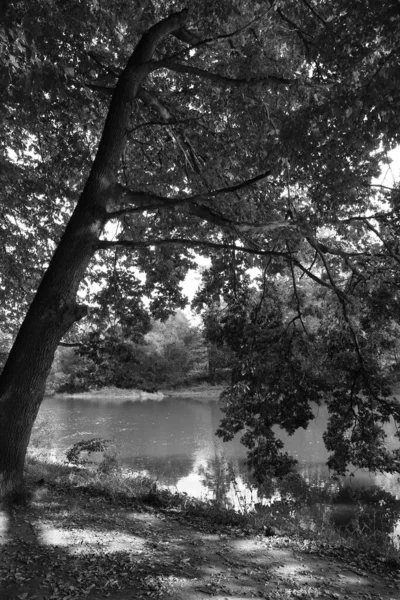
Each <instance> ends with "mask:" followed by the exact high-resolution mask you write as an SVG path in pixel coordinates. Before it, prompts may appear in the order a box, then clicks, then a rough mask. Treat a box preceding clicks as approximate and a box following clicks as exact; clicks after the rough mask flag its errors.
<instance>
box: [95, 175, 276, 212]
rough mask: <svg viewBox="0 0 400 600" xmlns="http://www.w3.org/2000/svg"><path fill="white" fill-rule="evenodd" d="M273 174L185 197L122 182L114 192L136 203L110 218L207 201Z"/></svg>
mask: <svg viewBox="0 0 400 600" xmlns="http://www.w3.org/2000/svg"><path fill="white" fill-rule="evenodd" d="M270 174H271V171H266V172H265V173H260V174H259V175H256V176H255V177H252V178H251V179H246V180H245V181H242V182H241V183H237V184H235V185H232V186H227V187H225V188H220V189H218V190H213V191H211V192H203V193H201V194H194V195H193V196H186V197H184V198H168V197H165V196H164V197H163V196H157V195H156V194H152V193H149V192H143V191H133V190H129V189H128V188H126V187H125V186H123V185H121V184H115V186H114V193H115V195H116V196H118V194H119V195H120V200H121V202H123V203H124V202H126V203H129V204H134V205H136V206H134V207H127V208H122V209H120V210H117V211H112V212H109V213H108V217H107V218H108V220H111V219H118V218H119V217H121V216H123V215H127V214H132V213H138V212H144V211H152V210H158V209H160V208H172V207H173V206H179V205H184V204H189V203H195V202H205V201H208V200H212V199H214V198H216V197H217V196H219V195H221V194H229V193H232V192H236V191H238V190H240V189H243V188H247V187H248V186H250V185H252V184H253V183H257V181H261V180H262V179H265V178H266V177H268V176H269V175H270Z"/></svg>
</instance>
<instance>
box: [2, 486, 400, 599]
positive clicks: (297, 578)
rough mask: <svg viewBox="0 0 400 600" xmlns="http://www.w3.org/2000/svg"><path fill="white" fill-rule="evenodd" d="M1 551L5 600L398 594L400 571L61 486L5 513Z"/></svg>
mask: <svg viewBox="0 0 400 600" xmlns="http://www.w3.org/2000/svg"><path fill="white" fill-rule="evenodd" d="M72 494H73V495H72ZM0 552H1V562H0V578H1V584H0V598H1V600H15V599H17V598H19V599H20V600H30V599H32V600H33V599H35V600H58V599H63V600H75V599H81V598H87V599H88V600H97V599H100V598H107V597H108V598H112V599H115V600H122V599H124V600H125V599H128V598H135V599H141V598H171V599H177V600H178V599H181V600H183V599H185V600H186V599H188V600H200V599H201V598H215V599H217V600H228V599H229V600H239V599H241V598H250V597H253V598H254V597H255V598H269V599H271V600H272V599H278V598H279V599H283V598H285V599H286V598H369V599H373V598H376V599H378V598H379V599H382V600H389V599H391V600H395V599H398V598H399V597H400V573H399V572H398V571H395V570H394V569H392V570H390V568H388V567H387V565H385V568H383V567H382V569H381V570H380V569H379V563H377V564H378V566H377V568H376V569H375V570H374V571H365V570H364V569H363V568H362V563H361V565H360V561H359V560H358V561H357V560H356V559H355V558H354V556H352V555H351V554H349V555H348V556H347V557H346V560H345V561H343V560H339V559H338V558H337V557H336V556H334V550H333V549H330V548H329V547H327V548H325V549H321V547H318V548H317V547H316V546H313V545H311V544H309V543H307V542H304V541H299V540H297V541H296V540H293V539H289V538H286V537H277V536H276V537H270V538H267V537H264V536H254V535H253V536H249V535H246V534H245V533H244V532H242V531H240V530H238V529H234V528H225V529H224V530H223V531H222V530H221V531H220V532H219V533H215V532H214V530H213V529H212V528H210V527H208V526H207V523H206V522H203V523H202V524H198V525H197V526H196V527H194V526H190V525H188V524H187V523H185V521H184V517H183V516H182V514H181V513H177V512H176V513H175V512H173V511H170V512H167V513H161V512H156V511H155V510H152V509H148V508H144V507H143V508H141V507H140V506H138V505H136V506H132V509H131V508H130V507H129V506H126V505H124V506H121V505H118V504H115V503H111V502H108V501H105V500H104V499H102V498H100V497H97V498H96V497H91V496H88V495H85V494H80V493H79V492H77V491H76V492H73V491H72V490H71V492H70V493H69V494H67V493H66V492H65V491H60V490H57V489H56V488H47V487H43V488H40V489H38V490H37V491H36V493H35V495H34V497H33V499H32V501H31V502H30V503H29V506H28V507H23V508H22V507H21V508H15V509H6V508H4V507H3V508H2V509H1V511H0ZM341 557H342V558H343V553H342V554H341Z"/></svg>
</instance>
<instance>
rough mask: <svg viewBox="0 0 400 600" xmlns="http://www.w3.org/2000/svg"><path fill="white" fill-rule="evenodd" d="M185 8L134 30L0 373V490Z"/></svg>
mask: <svg viewBox="0 0 400 600" xmlns="http://www.w3.org/2000/svg"><path fill="white" fill-rule="evenodd" d="M186 19H187V12H186V11H182V12H180V13H175V14H172V15H171V16H169V17H168V18H166V19H164V20H163V21H161V22H159V23H157V24H156V25H154V26H153V27H151V28H150V29H149V30H148V31H147V32H146V33H145V34H144V35H143V37H142V39H141V40H140V42H139V43H138V45H137V47H136V49H135V50H134V52H133V54H132V56H131V57H130V59H129V61H128V64H127V66H126V68H125V69H124V71H123V72H122V74H121V76H120V78H119V81H118V83H117V86H116V88H115V91H114V94H113V98H112V100H111V104H110V109H109V112H108V115H107V119H106V122H105V125H104V130H103V134H102V137H101V140H100V143H99V148H98V151H97V154H96V158H95V160H94V163H93V167H92V170H91V172H90V175H89V178H88V180H87V182H86V185H85V187H84V190H83V192H82V194H81V196H80V198H79V201H78V203H77V206H76V208H75V210H74V212H73V214H72V217H71V219H70V221H69V223H68V225H67V227H66V230H65V232H64V234H63V236H62V238H61V241H60V243H59V245H58V247H57V249H56V251H55V253H54V256H53V258H52V260H51V262H50V265H49V267H48V269H47V271H46V273H45V275H44V277H43V279H42V281H41V283H40V286H39V288H38V291H37V293H36V296H35V298H34V300H33V302H32V304H31V306H30V308H29V310H28V313H27V315H26V317H25V320H24V322H23V324H22V326H21V328H20V330H19V333H18V335H17V338H16V340H15V343H14V345H13V347H12V349H11V352H10V354H9V357H8V359H7V362H6V364H5V366H4V369H3V372H2V374H1V377H0V497H1V496H5V495H12V494H15V493H18V492H19V491H20V490H21V488H22V486H23V468H24V462H25V455H26V450H27V446H28V443H29V438H30V435H31V431H32V427H33V424H34V421H35V419H36V416H37V413H38V411H39V408H40V404H41V402H42V400H43V396H44V391H45V384H46V379H47V376H48V374H49V371H50V368H51V365H52V362H53V359H54V353H55V351H56V348H57V346H58V344H59V342H60V340H61V339H62V337H63V336H64V335H65V334H66V332H67V331H68V330H69V329H70V327H71V325H72V324H73V323H74V322H76V321H78V320H79V319H81V318H82V317H84V316H85V314H86V307H84V306H79V305H78V304H77V301H76V297H77V291H78V287H79V284H80V282H81V280H82V278H83V276H84V274H85V271H86V269H87V267H88V265H89V262H90V260H91V259H92V257H93V255H94V253H95V251H96V250H97V249H98V247H99V245H98V242H99V238H100V235H101V233H102V231H103V228H104V225H105V224H106V222H107V220H108V219H109V212H110V210H111V209H112V207H113V206H114V204H115V201H116V198H115V194H116V190H118V186H117V185H115V184H116V180H117V172H118V167H119V163H120V158H121V154H122V152H123V149H124V146H125V142H126V131H127V128H128V121H129V117H130V113H131V110H132V100H133V99H134V98H135V96H136V94H137V92H138V89H139V86H140V84H141V82H142V80H143V79H144V78H145V77H146V75H147V74H148V73H149V72H150V70H151V69H152V68H153V67H154V66H150V60H151V58H152V56H153V53H154V50H155V48H156V46H157V44H158V43H159V42H160V41H161V40H162V39H163V38H165V37H166V36H168V35H169V34H171V33H173V32H175V31H178V30H179V29H180V28H181V27H182V26H183V24H184V23H185V21H186Z"/></svg>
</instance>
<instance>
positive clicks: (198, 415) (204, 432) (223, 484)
mask: <svg viewBox="0 0 400 600" xmlns="http://www.w3.org/2000/svg"><path fill="white" fill-rule="evenodd" d="M221 415H222V413H221V410H220V408H219V406H218V403H217V402H216V401H210V402H208V403H201V402H198V401H196V400H188V399H183V398H167V399H164V400H162V401H152V400H148V401H146V402H129V401H126V402H118V403H113V399H112V398H109V402H106V401H105V400H104V399H102V401H101V402H100V401H98V402H96V401H93V400H92V401H90V402H88V401H87V400H83V399H76V398H61V397H52V398H46V399H45V400H44V402H43V404H42V407H41V409H40V414H39V422H40V421H41V420H42V421H43V420H44V421H48V422H49V424H50V425H51V428H52V431H53V434H54V436H53V437H54V442H53V452H54V453H57V454H63V453H65V450H66V449H67V448H69V447H70V446H71V445H72V444H74V443H76V442H78V441H79V440H81V439H90V438H93V437H102V438H105V439H113V440H114V442H115V444H116V445H117V447H118V449H119V459H120V462H121V463H122V465H125V466H127V467H130V468H131V469H133V470H135V471H139V472H142V473H145V474H148V475H150V476H151V477H153V478H154V479H156V480H157V481H158V482H159V483H160V484H162V485H167V486H169V487H171V488H172V489H177V490H178V491H180V492H186V493H188V494H190V495H193V496H197V497H203V498H210V499H216V500H217V501H220V500H221V501H222V500H223V499H225V500H227V501H228V503H230V504H231V505H232V506H234V507H235V508H239V509H240V508H242V509H244V508H246V507H249V506H250V505H254V503H257V502H259V498H258V497H257V494H256V492H255V491H254V490H252V489H251V485H250V482H249V476H248V472H247V469H246V465H245V451H244V448H243V447H242V445H241V444H240V439H239V438H238V439H235V440H233V441H232V442H229V443H226V444H225V443H222V442H221V440H219V439H218V438H216V436H215V435H214V432H215V431H216V429H217V427H218V424H219V421H220V418H221ZM326 421H327V411H326V408H325V407H320V408H318V409H316V419H315V421H313V423H312V427H310V428H309V429H308V430H303V429H301V430H299V431H297V432H296V433H295V434H294V435H292V436H288V435H287V434H285V433H284V432H278V431H277V433H278V435H279V437H281V439H282V440H283V441H284V442H285V446H286V449H287V450H288V451H289V452H290V454H292V455H293V456H294V457H296V458H297V460H298V461H299V465H298V469H297V471H298V473H299V475H301V481H302V483H301V485H306V488H307V490H308V492H307V493H310V490H311V493H312V494H313V498H314V505H315V507H317V505H318V503H317V502H316V501H315V499H316V493H317V491H319V492H323V493H324V494H330V495H331V496H332V495H335V494H337V493H339V492H340V491H341V490H343V489H350V490H352V493H355V491H357V490H359V489H362V488H365V487H371V486H378V489H380V490H383V491H384V492H386V493H387V494H388V495H387V497H385V498H380V500H382V501H383V502H386V504H385V506H387V505H388V503H389V504H390V502H389V500H390V495H391V496H392V497H394V498H397V499H400V484H399V481H398V476H397V475H385V474H377V475H374V474H371V473H369V472H367V471H363V470H357V471H355V472H354V476H353V477H348V478H343V477H342V478H340V479H339V480H336V481H334V480H332V479H331V478H330V474H329V471H328V468H327V467H326V464H325V462H326V460H327V457H328V454H327V451H326V449H325V446H324V444H323V441H322V433H323V431H324V429H325V426H326ZM394 433H395V428H394V425H388V427H387V436H388V437H387V443H388V446H389V447H391V448H393V447H397V446H398V441H397V440H396V438H395V437H394ZM292 484H293V482H292ZM274 485H275V484H274ZM299 485H300V484H299ZM269 492H270V495H271V496H272V497H274V498H275V500H276V501H279V499H280V498H282V497H283V496H282V494H283V495H284V494H286V496H287V491H285V490H283V491H282V489H281V490H279V489H277V487H276V486H275V488H274V490H270V491H269ZM290 493H291V494H292V495H293V491H291V492H290ZM296 493H297V497H298V498H301V494H300V492H299V490H298V491H297V492H296ZM320 504H321V503H320ZM356 504H357V502H355V501H354V498H350V497H348V498H346V499H344V497H343V498H342V501H341V502H338V503H337V504H336V508H334V507H333V508H332V506H330V508H329V510H330V511H332V510H336V512H337V515H339V513H340V512H341V511H342V513H343V514H344V513H345V512H346V511H344V512H343V510H342V509H341V508H340V507H343V506H350V505H353V508H354V506H355V505H356ZM323 505H324V503H323V502H322V504H321V506H323ZM326 508H327V507H326V506H325V508H324V510H325V509H326ZM318 510H321V507H320V508H319V509H318ZM350 512H351V511H350ZM373 512H374V510H373V507H372V509H371V510H370V514H371V515H372V514H373ZM375 512H376V511H375ZM343 514H342V516H341V517H340V518H339V516H337V521H338V526H339V525H340V523H339V521H340V519H342V520H343V519H344V521H343V523H345V524H346V527H347V526H348V525H349V523H347V522H346V519H345V517H344V516H343ZM374 514H375V513H374ZM393 514H394V513H393ZM349 519H350V521H351V519H354V510H353V512H352V513H351V516H350V517H349ZM359 523H360V521H359ZM361 523H362V524H363V526H369V525H368V524H369V521H368V518H367V516H365V518H364V521H361ZM393 523H394V522H391V525H390V527H391V528H393Z"/></svg>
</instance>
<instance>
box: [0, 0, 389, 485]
mask: <svg viewBox="0 0 400 600" xmlns="http://www.w3.org/2000/svg"><path fill="white" fill-rule="evenodd" d="M398 8H399V7H398V2H397V1H396V0H383V1H380V2H377V1H376V0H366V1H361V0H350V1H348V0H337V1H336V2H334V3H332V2H327V1H325V0H318V1H314V2H309V1H308V0H270V1H262V2H261V1H256V2H254V1H250V0H236V1H234V2H232V1H231V0H229V1H228V0H221V1H219V2H216V1H215V0H202V1H201V2H198V3H194V4H193V5H192V4H190V6H186V3H185V2H161V1H157V0H154V1H150V0H149V1H145V0H143V1H140V0H137V1H131V0H130V1H129V2H128V1H127V0H117V1H115V2H113V3H109V4H105V3H103V2H100V1H99V0H93V1H91V2H89V1H88V2H82V1H78V0H66V1H65V2H63V3H57V2H48V1H47V0H34V1H33V2H26V1H25V0H21V1H19V2H12V1H9V2H4V3H2V7H1V11H0V49H1V52H0V96H1V103H0V112H1V120H0V123H1V124H0V145H1V146H0V147H1V152H0V179H1V188H0V203H1V212H0V230H1V245H0V299H1V310H0V330H1V332H2V336H3V338H4V339H5V340H12V343H11V347H10V351H9V353H8V354H7V357H5V356H4V359H5V360H4V367H3V370H2V373H1V376H0V423H1V428H0V494H2V495H6V494H10V493H14V492H15V491H16V490H18V489H19V488H21V486H22V485H23V470H24V462H25V456H26V449H27V446H28V443H29V439H30V435H31V431H32V427H33V425H34V423H35V419H36V416H37V414H38V411H39V408H40V406H41V403H42V400H43V397H44V394H45V392H46V382H47V379H48V377H49V375H50V373H51V369H52V364H53V361H54V357H55V356H56V353H57V352H58V353H59V352H60V350H59V348H60V347H64V348H66V347H70V348H76V350H75V351H74V352H75V353H76V354H77V355H79V353H80V356H81V361H80V364H81V366H83V367H85V365H86V366H87V367H88V370H87V371H86V375H85V376H87V377H88V378H89V379H90V378H91V380H92V382H91V384H90V385H95V386H100V387H101V384H102V380H101V378H102V377H104V378H105V379H104V380H107V377H108V378H110V377H111V375H112V373H110V372H109V373H106V372H105V368H104V365H105V364H106V363H107V364H108V366H109V367H110V371H113V372H114V375H115V373H116V371H118V370H119V375H117V378H116V379H115V382H119V383H120V384H121V383H123V385H126V386H127V387H130V386H132V385H133V384H134V383H135V385H136V383H138V384H142V385H145V384H146V385H147V384H148V380H149V379H151V374H150V367H152V368H153V367H154V364H153V363H154V361H150V362H151V363H152V364H151V365H149V364H148V365H147V368H148V372H147V379H146V378H145V377H143V380H142V382H141V381H139V380H138V378H139V376H140V377H142V375H143V373H142V374H141V375H140V374H139V372H138V371H136V372H135V369H134V368H133V367H132V366H133V365H135V364H136V365H138V364H141V365H144V363H145V359H146V360H147V359H148V354H146V352H147V350H148V348H149V345H150V344H153V348H154V349H155V350H154V351H155V352H156V353H158V356H159V357H160V364H159V366H158V367H159V370H158V374H159V375H158V376H160V374H161V373H162V369H164V370H168V365H171V364H173V360H174V357H173V355H172V354H171V355H168V354H167V353H166V346H167V345H168V344H164V348H163V350H162V351H161V346H160V343H161V342H160V338H161V336H160V335H159V338H158V339H157V329H155V326H154V323H158V325H157V327H158V333H159V334H160V331H161V329H162V328H163V327H164V328H165V327H167V329H168V328H169V329H170V331H171V332H172V329H173V328H172V326H171V321H168V319H170V318H171V316H172V315H175V314H176V311H177V310H179V309H183V308H184V307H185V306H186V305H187V303H188V300H187V298H186V297H185V294H184V292H183V288H182V283H183V282H184V280H185V277H186V274H187V272H188V271H189V270H190V269H193V268H196V265H197V260H198V257H199V256H201V257H204V258H205V259H207V261H208V262H207V264H208V266H207V267H205V268H204V269H203V271H202V275H201V283H200V286H199V289H198V291H197V293H196V295H195V297H194V299H193V302H192V309H193V310H195V311H197V313H198V314H199V315H200V317H201V319H202V323H203V325H202V333H201V336H200V338H201V340H202V341H201V344H200V341H199V335H198V333H196V332H195V331H194V330H192V329H191V328H190V327H187V328H186V333H185V332H182V335H183V338H181V341H182V339H185V341H184V344H183V345H184V346H185V344H187V345H188V346H190V345H191V346H190V347H191V352H192V351H193V354H195V352H196V351H198V352H199V354H200V355H201V356H200V357H199V360H198V362H202V361H203V362H204V352H205V351H206V352H207V351H208V350H209V349H210V348H213V349H214V350H213V351H214V352H215V356H216V360H217V358H218V360H221V361H222V363H223V366H222V367H221V368H229V369H230V371H231V376H230V378H229V379H228V381H227V384H226V386H225V390H224V392H223V396H222V399H223V402H224V418H223V420H222V422H221V424H220V427H219V435H220V436H221V437H222V439H224V440H229V439H232V438H233V437H234V436H235V435H236V434H237V433H240V434H241V435H242V443H243V444H244V446H245V447H246V448H247V451H248V465H249V467H250V468H251V470H252V471H253V473H254V475H255V477H256V479H258V480H261V479H262V478H263V477H265V476H266V475H267V474H275V475H276V474H281V475H282V474H284V473H287V472H288V471H290V469H291V468H292V466H293V460H292V458H291V457H290V456H289V455H288V454H287V453H286V452H285V449H284V448H283V447H282V443H281V442H280V440H279V439H277V438H276V437H275V434H274V431H273V427H274V426H275V425H279V426H280V427H281V428H283V429H284V430H286V431H287V432H288V433H293V432H294V431H296V430H297V429H298V428H305V427H307V426H308V424H309V422H310V421H311V420H312V419H313V412H312V408H311V406H312V404H313V403H314V404H315V403H316V404H321V403H324V404H325V405H326V406H327V408H328V410H329V420H328V424H327V430H326V432H325V434H324V442H325V445H326V447H327V449H328V451H329V453H330V456H329V460H328V465H329V467H330V468H331V469H332V471H334V472H336V473H338V474H343V473H345V472H346V470H347V468H348V465H349V464H352V465H354V466H356V467H361V468H367V469H369V470H370V471H372V472H375V471H385V472H391V473H398V472H400V450H399V449H394V450H389V449H388V448H387V446H386V444H385V431H384V427H385V424H387V423H388V422H390V421H391V420H394V422H395V423H397V424H399V423H400V405H399V403H398V400H397V399H396V398H395V396H394V393H393V389H394V387H393V386H394V385H395V383H396V382H397V373H398V332H399V324H400V295H399V286H400V247H399V242H398V234H399V227H400V221H399V218H400V201H399V200H400V188H399V185H398V183H397V182H396V176H393V178H392V179H391V181H390V183H389V184H388V182H387V180H385V182H384V183H382V177H383V176H384V174H385V173H387V171H388V169H389V170H390V163H391V158H390V153H391V152H392V151H393V150H395V149H396V148H397V147H398V145H399V143H400V111H399V108H400V94H399V83H400V81H399V80H400V71H399V67H398V65H399V52H400V12H399V10H398ZM178 314H179V313H178ZM160 323H161V324H160ZM163 323H164V325H162V324H163ZM168 323H169V325H168ZM152 324H153V325H152ZM152 327H153V329H152ZM186 334H187V339H186V338H185V335H186ZM146 336H147V338H146ZM151 336H153V338H151ZM145 338H146V340H147V341H146V340H145ZM143 344H145V345H146V344H147V346H146V348H147V350H145V346H144V345H143ZM157 344H159V345H158V349H157ZM196 344H197V350H196V349H195V346H196ZM6 346H7V344H3V350H4V348H6ZM173 346H174V344H173V343H172V347H170V350H174V348H173ZM178 346H179V344H177V343H175V350H176V349H177V347H178ZM164 350H165V352H164ZM7 352H8V349H7V348H6V350H5V353H7ZM163 352H164V354H163ZM110 357H112V361H111V362H110V360H109V358H110ZM161 359H162V360H161ZM162 361H164V366H163V364H162ZM224 361H227V362H224ZM193 362H194V363H195V362H196V360H194V358H193ZM111 363H112V364H111ZM127 364H129V368H127V367H126V365H127ZM186 368H187V365H186V366H185V367H184V369H186ZM122 377H125V378H126V381H124V382H122V380H121V378H122ZM135 378H136V379H135ZM157 383H158V382H156V381H154V385H156V384H157Z"/></svg>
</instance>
